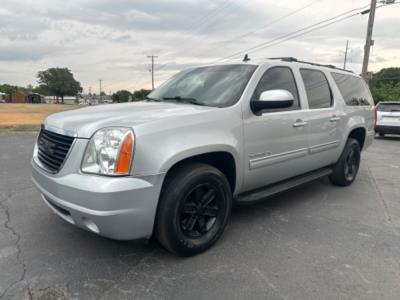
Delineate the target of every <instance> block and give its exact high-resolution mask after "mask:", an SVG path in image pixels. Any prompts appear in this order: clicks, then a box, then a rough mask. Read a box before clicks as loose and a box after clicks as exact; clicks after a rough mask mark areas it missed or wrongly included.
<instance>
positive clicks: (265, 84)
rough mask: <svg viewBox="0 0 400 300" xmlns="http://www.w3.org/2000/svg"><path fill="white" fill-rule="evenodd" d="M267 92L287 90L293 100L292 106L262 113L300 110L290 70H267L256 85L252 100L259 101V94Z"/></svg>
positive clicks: (281, 68)
mask: <svg viewBox="0 0 400 300" xmlns="http://www.w3.org/2000/svg"><path fill="white" fill-rule="evenodd" d="M269 90H287V91H289V92H291V93H292V95H293V98H294V101H293V105H292V106H291V107H288V108H277V109H268V110H265V111H263V113H265V112H277V111H287V110H297V109H300V103H299V93H298V91H297V86H296V81H295V79H294V76H293V72H292V70H291V69H289V68H288V67H272V68H271V69H268V70H267V71H266V72H265V73H264V75H263V76H262V78H261V80H260V82H259V83H258V85H257V87H256V90H255V91H254V94H253V97H252V100H259V99H260V95H261V93H262V92H265V91H269Z"/></svg>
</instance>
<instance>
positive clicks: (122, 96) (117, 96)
mask: <svg viewBox="0 0 400 300" xmlns="http://www.w3.org/2000/svg"><path fill="white" fill-rule="evenodd" d="M129 97H132V93H131V92H130V91H127V90H120V91H118V92H116V93H114V94H113V95H112V100H113V102H128V101H129Z"/></svg>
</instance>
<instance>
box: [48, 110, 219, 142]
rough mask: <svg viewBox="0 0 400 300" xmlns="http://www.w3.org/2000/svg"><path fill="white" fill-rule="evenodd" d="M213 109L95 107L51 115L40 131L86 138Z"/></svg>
mask: <svg viewBox="0 0 400 300" xmlns="http://www.w3.org/2000/svg"><path fill="white" fill-rule="evenodd" d="M215 109H218V108H215V107H206V106H195V105H191V104H182V103H169V102H163V103H156V102H133V103H123V104H110V105H99V106H92V107H85V108H80V109H75V110H70V111H64V112H60V113H55V114H52V115H50V116H49V117H47V119H46V120H45V122H44V127H45V128H47V129H50V130H53V131H55V132H57V131H58V132H59V133H63V134H67V135H71V136H76V137H80V138H90V137H91V136H92V135H93V134H94V133H95V132H96V131H97V130H99V129H101V128H105V127H110V126H123V127H133V126H135V125H139V124H143V123H148V122H154V121H158V120H160V119H165V118H176V117H180V116H185V115H190V114H198V113H202V112H206V111H209V110H215Z"/></svg>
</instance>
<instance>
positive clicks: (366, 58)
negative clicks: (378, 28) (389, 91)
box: [361, 0, 376, 83]
mask: <svg viewBox="0 0 400 300" xmlns="http://www.w3.org/2000/svg"><path fill="white" fill-rule="evenodd" d="M375 10H376V0H371V7H370V9H369V17H368V28H367V38H366V41H365V47H364V60H363V65H362V72H361V75H362V77H363V78H364V80H365V81H366V82H367V83H368V82H369V78H368V62H369V53H370V50H371V46H372V45H373V40H372V30H373V28H374V20H375ZM366 12H367V11H366Z"/></svg>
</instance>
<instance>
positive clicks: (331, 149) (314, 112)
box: [299, 68, 343, 170]
mask: <svg viewBox="0 0 400 300" xmlns="http://www.w3.org/2000/svg"><path fill="white" fill-rule="evenodd" d="M299 72H300V75H301V78H302V80H303V84H304V85H303V87H304V91H305V96H306V98H307V102H308V109H306V110H305V111H304V118H305V120H306V121H307V132H308V151H309V156H308V157H307V160H308V166H309V169H310V170H315V169H319V168H322V167H325V166H328V165H330V164H333V163H334V162H335V160H336V158H337V156H338V153H339V151H340V149H339V145H340V142H341V140H342V138H343V137H342V136H343V126H342V122H343V119H342V117H343V116H342V114H341V113H340V109H339V107H338V105H337V103H336V101H335V99H334V94H333V91H332V89H331V86H330V84H329V81H328V77H327V74H325V73H324V72H323V71H321V70H319V69H308V68H300V69H299Z"/></svg>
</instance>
